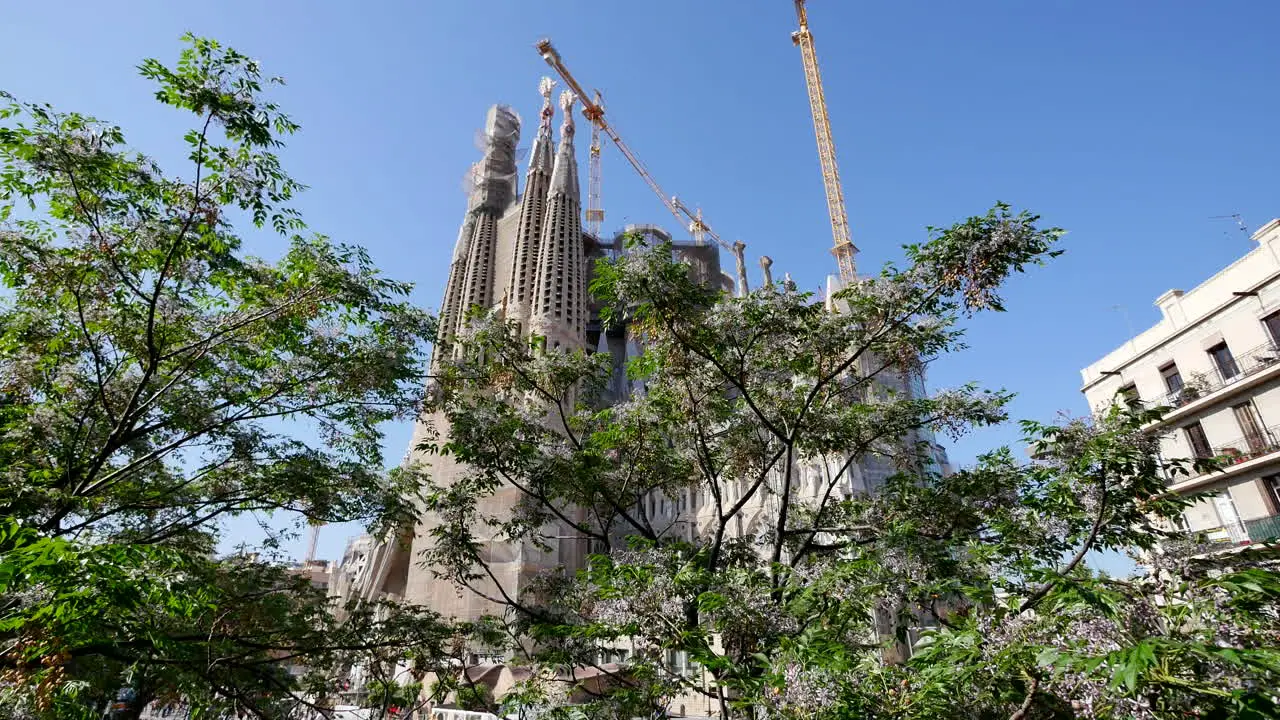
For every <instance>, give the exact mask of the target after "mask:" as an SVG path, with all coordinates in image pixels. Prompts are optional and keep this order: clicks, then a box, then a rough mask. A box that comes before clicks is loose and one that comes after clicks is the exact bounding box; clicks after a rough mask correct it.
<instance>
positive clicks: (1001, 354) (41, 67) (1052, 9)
mask: <svg viewBox="0 0 1280 720" xmlns="http://www.w3.org/2000/svg"><path fill="white" fill-rule="evenodd" d="M126 7H127V8H128V9H127V10H126V9H125V8H126ZM809 14H810V21H811V25H812V28H813V31H814V35H815V38H816V42H817V48H818V54H819V58H820V60H821V62H822V69H823V78H824V80H825V83H826V89H827V97H828V101H829V102H830V110H831V117H832V126H833V128H834V131H835V136H836V142H837V146H838V149H839V157H840V163H841V169H842V173H843V178H844V184H845V192H846V195H847V199H848V205H849V214H850V219H851V221H852V225H853V232H854V239H855V242H856V243H857V244H858V246H859V247H860V248H861V249H862V253H861V254H860V256H859V262H860V265H861V267H862V268H864V269H868V270H870V269H873V268H875V267H878V266H879V265H880V264H881V263H882V262H884V261H886V260H889V259H892V258H896V257H899V256H900V252H899V249H898V248H899V246H900V245H901V244H902V243H904V242H909V241H914V240H917V239H919V238H921V236H922V232H923V230H922V229H923V227H924V226H926V225H930V224H932V225H945V224H949V223H951V222H953V221H955V220H957V219H960V218H962V217H964V216H967V215H970V214H975V213H979V212H981V211H983V210H985V209H986V208H987V207H988V206H989V205H990V204H991V203H992V202H993V201H995V200H1004V201H1006V202H1010V203H1012V204H1014V205H1015V206H1016V207H1019V208H1029V209H1032V210H1034V211H1036V212H1038V213H1040V214H1042V215H1043V216H1044V218H1045V222H1047V223H1051V224H1056V225H1060V226H1062V227H1065V228H1067V229H1068V230H1070V234H1069V235H1068V236H1067V237H1066V239H1065V248H1066V250H1067V254H1066V255H1065V256H1063V257H1062V258H1060V259H1058V260H1057V261H1055V262H1054V263H1053V264H1052V265H1051V266H1050V267H1048V268H1046V269H1037V270H1035V271H1033V272H1032V273H1031V274H1030V275H1029V276H1024V277H1020V278H1017V279H1015V280H1014V282H1013V283H1012V284H1011V286H1010V287H1009V292H1008V306H1009V309H1010V310H1009V312H1008V313H1005V314H1003V315H995V316H989V317H984V318H980V319H975V320H974V321H972V322H970V323H969V324H968V330H969V336H968V338H969V342H970V344H971V345H972V348H971V349H970V350H968V351H966V352H965V353H963V354H960V355H957V356H954V357H950V358H947V359H944V360H942V361H940V362H938V363H937V364H936V365H935V366H934V367H933V369H932V371H931V374H930V378H929V384H930V386H931V387H934V388H937V387H946V386H952V385H956V384H959V383H962V382H965V381H968V380H976V381H978V382H981V383H983V384H984V385H987V386H990V387H1004V388H1008V389H1010V390H1013V391H1016V392H1017V393H1018V394H1019V395H1018V399H1017V400H1016V401H1015V403H1014V404H1013V407H1012V411H1013V415H1014V416H1015V417H1026V418H1036V419H1051V418H1052V417H1053V416H1054V415H1055V414H1056V413H1058V412H1059V411H1067V412H1070V413H1073V414H1082V413H1084V412H1085V411H1086V408H1085V405H1084V402H1083V399H1082V397H1081V395H1080V393H1079V386H1080V375H1079V369H1080V368H1081V367H1083V366H1084V365H1086V364H1088V363H1090V362H1092V361H1093V360H1094V359H1096V358H1098V357H1100V356H1101V355H1102V354H1104V353H1105V352H1106V351H1107V350H1109V349H1111V348H1112V347H1114V346H1116V345H1118V344H1120V343H1121V342H1122V341H1123V340H1124V339H1125V338H1126V337H1127V336H1128V327H1127V322H1126V317H1125V314H1126V313H1127V315H1128V317H1129V319H1130V320H1129V321H1130V322H1131V323H1132V325H1133V327H1134V328H1135V329H1138V330H1140V329H1142V328H1143V327H1146V326H1148V325H1150V324H1151V323H1152V322H1154V321H1155V320H1156V318H1157V316H1158V313H1157V311H1156V310H1155V308H1154V307H1152V304H1151V303H1152V300H1154V299H1155V297H1156V296H1157V295H1159V294H1160V293H1161V292H1163V291H1165V290H1167V289H1169V288H1171V287H1182V288H1190V287H1192V286H1194V285H1195V284H1197V283H1198V282H1199V281H1200V280H1202V279H1204V278H1206V277H1208V276H1209V275H1211V274H1212V273H1213V272H1215V271H1216V270H1217V269H1218V268H1220V267H1222V266H1224V265H1226V264H1227V263H1228V262H1230V261H1231V260H1233V259H1234V258H1236V257H1238V256H1239V255H1241V254H1243V253H1244V252H1246V251H1247V250H1248V249H1249V247H1250V244H1249V241H1248V240H1247V237H1246V236H1245V234H1244V233H1241V232H1239V231H1238V230H1237V229H1236V227H1235V226H1234V225H1233V224H1232V223H1231V221H1229V220H1210V219H1209V217H1210V216H1213V215H1224V214H1231V213H1240V214H1241V215H1243V217H1244V218H1245V220H1246V222H1247V223H1248V225H1249V228H1250V231H1252V230H1253V229H1254V228H1256V227H1257V226H1259V225H1261V224H1262V223H1264V222H1266V221H1267V220H1269V219H1270V218H1272V217H1273V216H1277V215H1280V197H1278V196H1277V192H1276V189H1277V187H1276V185H1277V181H1276V179H1275V172H1276V168H1280V144H1277V143H1276V141H1275V138H1276V136H1277V118H1280V95H1278V94H1277V92H1276V89H1275V88H1276V69H1277V68H1280V43H1278V42H1276V39H1275V37H1276V31H1277V28H1280V4H1278V3H1274V2H1261V1H1257V0H1255V1H1253V2H1245V1H1242V0H1237V1H1235V2H1221V3H1206V2H1199V1H1198V0H1163V1H1157V0H1125V1H1124V2H1072V1H1070V0H1039V1H1037V2H1028V1H1026V0H1003V1H995V0H971V1H970V2H964V3H958V2H950V1H944V0H936V1H934V2H923V1H920V2H891V1H889V0H879V1H877V2H855V1H853V0H811V2H810V9H809ZM4 24H5V26H4V29H3V42H0V87H3V88H5V89H7V90H10V91H12V92H15V93H17V94H19V95H20V96H23V97H25V98H28V99H38V100H44V101H49V102H52V103H54V104H55V105H58V106H61V107H63V108H66V109H77V110H81V111H85V112H89V113H91V114H95V115H97V116H99V117H102V118H105V119H110V120H112V121H114V122H116V123H119V124H120V125H122V126H123V127H124V129H125V131H126V134H127V136H128V138H129V139H130V140H131V142H132V143H133V144H134V145H135V146H137V147H138V148H140V149H143V150H145V151H147V152H150V153H152V154H154V155H156V156H157V157H158V158H160V159H161V160H162V161H165V162H166V163H167V164H168V165H169V166H170V167H171V168H174V169H178V168H180V166H179V164H178V162H177V161H178V159H179V158H180V157H181V155H180V154H179V153H180V152H181V146H180V143H179V139H180V136H181V133H180V130H181V129H182V128H183V127H185V126H184V125H183V124H182V123H184V122H185V118H179V117H177V116H176V115H175V114H173V113H171V112H169V111H167V110H165V109H162V108H160V107H159V106H158V105H157V104H156V103H155V102H154V101H153V100H152V99H151V97H150V88H149V86H148V85H147V84H146V83H145V82H144V81H142V80H141V79H139V78H138V77H137V76H136V74H135V72H134V70H133V67H134V66H135V65H136V64H137V62H138V61H139V60H141V59H142V58H144V57H157V58H160V59H161V60H165V61H169V60H172V59H173V58H174V57H176V53H177V51H178V49H179V44H178V36H179V35H180V34H181V33H182V32H183V31H185V30H191V31H193V32H195V33H197V34H202V35H208V36H211V37H215V38H218V39H220V40H222V41H224V42H225V43H228V44H230V45H232V46H233V47H236V48H237V49H239V50H241V51H243V52H246V53H248V54H250V55H252V56H254V57H257V58H259V59H260V60H261V61H262V62H263V64H264V66H265V69H266V70H267V71H268V72H270V73H273V74H280V75H284V76H285V77H287V78H288V80H289V85H288V87H286V88H284V89H282V90H281V91H279V92H278V93H277V99H278V100H279V101H280V102H281V103H282V105H284V107H286V108H287V109H288V110H289V111H290V112H292V113H293V115H294V117H295V119H297V120H298V121H299V122H301V124H302V126H303V131H302V133H301V134H300V135H299V136H297V137H296V138H295V139H294V140H292V141H291V143H290V145H289V148H288V149H287V150H286V151H285V152H284V159H285V163H286V167H288V168H289V169H290V170H291V171H292V172H293V173H294V174H295V175H296V176H297V177H298V178H299V179H301V180H302V181H304V182H306V183H309V184H310V185H311V186H312V188H313V189H312V190H311V191H310V192H309V193H307V194H306V195H305V196H304V197H302V198H301V201H300V202H299V203H298V205H299V207H300V208H301V209H302V210H303V211H304V213H305V215H306V217H307V219H308V220H309V221H310V223H311V225H312V227H313V228H315V229H317V230H320V231H323V232H325V233H328V234H330V235H332V236H333V237H334V238H336V239H338V240H341V241H345V242H352V243H358V244H361V245H364V246H366V247H368V248H369V249H370V250H371V252H372V254H373V257H374V258H375V259H376V261H377V262H378V263H379V264H381V265H382V267H384V268H385V269H386V271H387V272H388V273H389V274H391V275H393V276H395V277H397V278H401V279H409V280H413V281H415V282H417V283H418V291H417V299H418V300H419V301H420V302H421V303H422V304H424V305H429V306H431V307H433V308H434V307H435V306H436V304H437V303H438V302H439V298H440V293H441V289H442V286H443V284H444V280H445V274H446V271H447V263H448V259H449V255H450V253H451V251H452V244H453V241H454V239H455V236H456V232H457V227H458V223H459V221H460V219H461V216H462V212H463V209H464V207H463V203H464V200H463V195H462V191H461V179H462V177H463V174H464V172H465V171H466V170H467V168H468V166H469V164H470V163H472V162H474V160H475V159H476V157H477V153H476V151H475V148H474V145H473V137H474V135H475V132H476V130H477V129H478V128H479V127H480V125H481V124H482V122H483V118H484V112H485V110H486V108H487V107H488V106H489V105H490V104H492V103H495V102H503V103H508V104H511V105H513V106H515V107H516V108H517V110H518V111H519V112H520V113H521V114H522V116H523V117H524V119H525V122H526V130H529V128H530V126H531V125H532V123H533V122H534V121H535V118H536V113H537V107H538V96H537V93H536V85H537V82H538V78H539V77H540V76H541V75H543V74H546V73H547V70H548V69H547V68H546V66H545V65H544V64H543V63H542V61H541V60H540V59H539V58H538V56H537V55H536V54H535V52H534V50H533V48H532V45H533V43H534V41H536V40H537V39H538V38H540V37H542V36H550V37H551V38H552V39H553V40H554V41H555V43H556V45H557V47H558V48H559V49H560V51H561V53H562V54H563V55H564V57H565V59H566V61H567V62H568V64H569V66H570V67H571V68H572V69H573V71H574V72H575V73H576V74H577V75H578V76H579V79H580V80H582V81H583V82H584V83H585V84H586V85H588V87H598V88H600V89H601V91H602V92H604V94H605V99H606V104H607V106H608V110H609V114H610V116H611V117H612V118H613V120H614V122H615V124H616V126H617V127H618V128H619V129H620V131H621V132H622V134H623V135H624V137H625V138H626V139H627V140H628V142H629V143H630V144H631V145H632V147H633V148H634V149H635V150H636V151H637V152H638V153H639V154H640V156H641V157H642V158H643V159H644V160H645V162H646V164H647V165H648V166H649V167H650V169H651V170H652V171H653V172H654V174H655V175H656V176H657V177H658V179H659V180H660V182H662V183H663V184H664V186H665V187H666V189H667V191H668V192H671V193H676V194H679V195H680V196H681V197H682V199H684V200H686V201H687V202H689V203H691V204H692V203H697V204H700V205H701V206H702V207H703V208H704V211H705V213H706V217H707V219H708V220H709V221H710V223H711V224H712V225H713V227H715V228H716V229H717V230H718V231H719V232H720V233H721V235H723V236H724V237H726V238H728V239H730V240H732V239H735V238H741V239H742V240H743V241H745V242H746V243H748V246H749V247H748V253H749V255H750V256H751V257H752V258H755V257H758V256H759V255H761V254H768V255H771V256H772V257H773V258H774V260H775V263H776V264H775V266H774V269H775V271H776V272H778V273H779V274H780V273H781V272H782V271H790V272H791V273H792V274H793V275H794V276H795V278H796V280H797V281H798V282H799V283H800V285H801V286H802V287H808V288H814V289H816V288H817V287H818V286H819V285H820V284H821V282H822V278H823V276H825V274H827V273H829V272H834V264H833V261H832V259H831V257H830V255H829V254H828V250H827V248H828V246H829V244H830V229H829V225H828V223H827V217H826V207H825V202H824V199H823V194H822V186H821V182H820V177H819V172H818V164H817V156H816V152H815V149H814V140H813V135H812V126H811V124H810V118H809V110H808V105H807V102H806V99H805V92H804V81H803V76H802V73H801V66H800V57H799V51H798V50H797V49H796V48H795V47H794V46H793V45H792V44H791V41H790V39H789V34H790V32H791V31H792V30H793V29H794V25H795V19H794V14H793V11H792V4H791V2H789V1H788V0H734V1H730V0H717V1H714V2H713V1H708V0H702V1H700V2H690V1H689V0H647V1H646V2H621V1H618V0H596V1H595V2H585V1H574V2H568V1H563V2H532V1H530V0H504V1H502V2H498V1H492V2H478V1H476V0H453V1H452V2H442V1H439V0H428V1H427V2H365V3H356V2H322V1H316V2H267V3H264V2H249V1H248V0H234V1H231V0H228V1H223V2H216V3H181V2H172V1H171V0H149V1H147V2H130V3H124V4H111V3H100V2H99V3H83V2H72V1H69V0H64V1H62V2H45V3H8V4H7V7H6V9H5V12H4ZM530 134H531V133H530V132H526V133H525V138H526V139H525V140H524V141H522V145H527V143H528V137H529V136H530ZM580 137H585V133H583V134H582V135H580ZM585 145H586V143H585V141H583V142H581V143H580V150H581V151H582V152H581V153H580V154H581V156H582V159H583V162H584V164H585ZM583 176H584V179H585V168H584V171H583ZM584 184H585V182H584ZM603 195H604V204H605V208H606V212H607V220H606V223H605V226H606V227H607V228H616V227H620V226H621V225H622V224H623V223H625V222H657V223H664V224H668V225H670V220H671V218H670V217H669V216H667V215H666V214H665V211H664V210H663V209H662V207H661V206H660V205H659V204H658V202H657V200H656V199H655V198H654V197H652V196H651V195H650V194H649V191H648V189H647V188H646V187H645V186H644V185H643V184H642V183H641V182H640V181H639V180H638V179H637V178H636V177H635V176H634V174H633V173H632V171H631V170H630V168H629V167H627V166H626V165H625V164H624V161H623V159H622V158H621V156H620V155H619V154H618V153H617V152H616V151H614V150H612V149H606V151H605V156H604V193H603ZM254 249H255V251H257V252H260V253H262V254H266V255H271V254H273V252H274V251H273V249H272V248H270V247H268V246H259V247H256V248H254ZM752 267H753V268H754V267H755V266H754V264H753V266H752ZM1115 306H1121V307H1122V308H1123V310H1116V309H1114V307H1115ZM408 437H409V429H408V428H407V427H393V428H390V429H389V435H388V441H387V450H388V461H389V462H396V461H398V460H399V458H400V457H401V455H402V454H403V452H404V449H405V445H406V443H407V442H408ZM1016 439H1017V433H1016V429H1015V428H1012V427H1008V428H1003V429H997V430H993V431H988V432H983V433H980V434H977V435H974V436H972V437H970V438H967V439H965V440H962V441H960V442H958V443H954V444H952V445H951V453H952V456H953V459H955V460H957V461H959V462H968V461H970V460H972V458H973V457H974V456H975V455H976V454H977V453H979V452H981V451H982V450H983V449H985V448H988V447H991V446H993V445H997V444H1000V443H1006V442H1014V441H1016ZM239 530H243V531H245V532H246V533H247V532H248V530H247V529H245V528H243V527H241V528H239ZM345 534H346V531H345V530H344V529H341V528H333V529H329V530H328V531H326V532H325V533H324V535H323V536H322V541H321V553H320V555H321V556H322V557H325V556H328V557H333V556H334V555H336V554H337V553H338V552H340V550H341V546H342V543H343V541H344V539H345Z"/></svg>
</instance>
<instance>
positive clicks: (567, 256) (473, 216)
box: [364, 78, 599, 619]
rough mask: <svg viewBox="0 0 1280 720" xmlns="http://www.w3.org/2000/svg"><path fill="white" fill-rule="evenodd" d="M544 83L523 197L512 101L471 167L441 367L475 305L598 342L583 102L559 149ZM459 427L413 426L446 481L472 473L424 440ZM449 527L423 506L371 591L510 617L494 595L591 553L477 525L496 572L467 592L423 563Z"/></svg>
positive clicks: (568, 99)
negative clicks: (579, 121) (509, 537)
mask: <svg viewBox="0 0 1280 720" xmlns="http://www.w3.org/2000/svg"><path fill="white" fill-rule="evenodd" d="M538 89H539V92H540V94H541V95H542V108H541V111H540V113H539V122H538V131H537V135H536V137H535V138H534V142H533V146H532V148H531V153H530V158H529V167H528V170H527V172H526V175H525V178H526V181H525V191H524V194H523V195H522V196H520V197H518V198H517V197H516V164H515V152H516V145H517V143H518V140H519V134H520V119H519V117H518V116H517V115H516V113H515V111H514V110H512V109H511V108H508V107H506V106H501V105H496V106H494V107H492V108H490V109H489V112H488V115H487V116H486V120H485V130H484V156H483V157H482V159H481V160H480V162H478V163H477V164H476V165H475V166H474V168H473V170H472V176H471V184H470V188H469V192H468V199H467V211H466V215H465V216H464V218H463V222H462V228H461V230H460V231H459V233H458V239H457V243H456V245H455V247H454V251H453V258H452V261H451V264H450V269H449V279H448V282H447V285H446V287H445V294H444V299H443V302H442V304H441V309H440V340H439V342H438V343H437V348H436V350H435V353H434V357H433V364H438V363H440V362H442V361H444V360H445V359H447V358H448V357H449V356H450V353H452V352H454V349H453V342H452V341H453V340H454V338H455V337H456V336H457V335H458V334H459V333H462V332H464V331H465V330H466V327H467V319H468V317H470V316H471V314H472V313H474V312H482V311H485V310H492V309H494V308H497V307H503V308H505V312H506V316H507V318H508V319H509V320H512V321H514V322H517V323H519V326H520V328H521V330H522V331H523V333H524V334H526V335H534V334H536V335H540V336H543V337H545V338H546V343H547V347H548V348H549V349H554V348H565V349H579V348H584V347H586V345H587V344H588V343H587V339H586V333H585V327H586V324H587V320H588V315H589V314H590V312H591V309H590V308H589V306H588V301H587V291H586V283H587V275H588V274H589V267H588V260H589V256H590V255H591V254H593V253H598V252H599V249H598V248H597V247H596V243H595V241H594V239H591V238H587V237H586V236H584V234H583V232H582V220H581V213H582V209H581V208H582V204H581V198H580V197H579V190H578V167H577V162H578V161H577V157H576V153H575V150H574V144H573V134H574V123H573V116H572V112H571V111H572V108H573V102H574V100H575V98H574V97H573V95H572V94H570V93H564V94H562V95H561V98H560V106H561V108H562V110H563V111H564V120H563V123H562V124H561V127H560V139H559V143H558V145H557V146H556V147H555V148H554V150H555V152H554V154H553V152H552V150H553V146H552V136H551V123H552V119H553V117H554V109H553V106H552V103H551V92H552V89H553V83H552V81H551V80H550V79H548V78H543V79H542V82H541V84H540V85H539V88H538ZM448 432H449V428H448V423H447V420H446V419H445V418H444V417H442V416H440V415H435V416H432V417H428V418H424V419H423V420H421V421H419V423H418V425H417V427H415V429H414V435H413V440H412V441H411V442H412V444H411V446H410V449H409V455H408V458H409V459H410V460H412V461H416V462H418V463H420V464H422V465H424V466H426V468H427V472H429V473H430V474H431V476H432V478H433V479H434V481H435V482H437V483H439V484H442V485H450V484H452V483H455V482H457V481H458V480H459V479H461V478H462V477H465V474H466V473H467V472H468V469H467V468H466V467H465V466H463V465H461V464H459V463H458V462H456V461H455V460H454V458H452V457H451V456H440V455H434V454H428V453H423V452H420V451H419V450H417V446H418V445H419V444H420V443H421V442H422V441H423V440H425V439H427V438H429V437H431V436H432V434H433V433H434V434H435V435H436V436H445V435H447V434H448ZM520 498H521V496H520V493H519V491H518V490H516V489H515V488H503V489H500V490H498V491H497V492H496V493H494V494H493V495H492V496H491V497H488V498H485V499H483V500H482V501H481V502H480V503H479V505H480V507H479V511H480V512H481V513H483V514H485V515H489V516H496V517H504V516H509V514H510V512H511V511H512V509H513V508H515V507H516V505H517V503H518V502H519V501H520ZM439 526H440V525H439V521H438V520H437V519H436V518H434V517H432V516H431V515H430V514H428V513H424V514H423V516H422V517H421V518H420V520H419V523H418V525H417V527H416V528H415V529H414V532H413V536H412V538H409V542H408V543H407V544H408V548H407V549H406V548H404V547H403V546H402V545H399V544H397V543H394V542H387V543H384V544H382V545H381V546H379V548H378V549H377V551H376V552H375V558H374V560H373V563H372V565H373V571H372V572H371V573H370V574H369V587H368V588H366V591H365V592H364V595H365V596H366V597H376V596H378V595H383V594H387V595H392V596H400V597H402V598H403V599H404V600H405V601H407V602H411V603H415V604H421V605H426V606H428V607H430V608H432V609H434V610H436V611H437V612H440V613H442V614H444V615H446V616H449V617H454V618H459V619H474V618H476V617H479V616H480V615H484V614H489V613H498V614H501V612H502V611H503V608H502V606H500V605H498V604H495V603H493V602H491V601H490V600H489V599H488V598H497V597H501V596H503V595H504V594H505V595H509V596H512V597H515V596H516V595H518V594H519V593H520V592H521V590H522V589H523V588H524V587H525V586H527V584H528V582H529V580H531V579H532V578H533V576H534V575H536V574H537V573H540V572H542V571H544V570H546V569H548V568H554V567H556V566H558V565H569V566H573V565H575V564H576V563H577V562H578V561H579V560H580V558H581V556H582V553H583V550H584V548H579V547H577V545H580V544H581V543H580V542H578V541H576V540H571V539H567V540H566V541H565V542H566V544H565V546H564V547H559V546H557V544H556V543H557V542H559V541H555V540H553V541H552V542H551V549H550V551H547V550H545V549H540V548H538V547H536V546H534V545H533V544H531V543H519V544H516V543H510V542H506V541H504V540H502V539H499V538H496V537H485V533H492V531H491V530H490V529H489V528H487V527H481V528H476V529H475V531H476V532H477V533H478V534H479V535H480V540H481V541H482V545H483V559H484V560H485V562H486V564H487V565H488V566H489V571H490V572H491V573H492V577H486V578H485V579H484V580H481V581H477V582H476V583H474V584H473V588H472V589H461V590H460V589H458V588H456V587H454V586H453V585H452V584H451V583H449V582H447V581H444V580H439V579H437V578H436V577H435V576H434V573H433V572H432V570H431V568H429V567H426V566H424V564H423V562H422V558H421V553H422V552H423V551H424V550H428V549H430V548H431V547H432V546H433V545H434V538H433V535H432V531H433V530H434V529H436V528H438V527H439ZM547 530H548V532H546V533H544V534H545V535H548V536H551V537H562V538H569V537H570V536H571V535H572V534H573V533H571V532H569V529H568V528H548V529H547ZM402 540H403V538H402ZM486 596H487V597H486Z"/></svg>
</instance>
